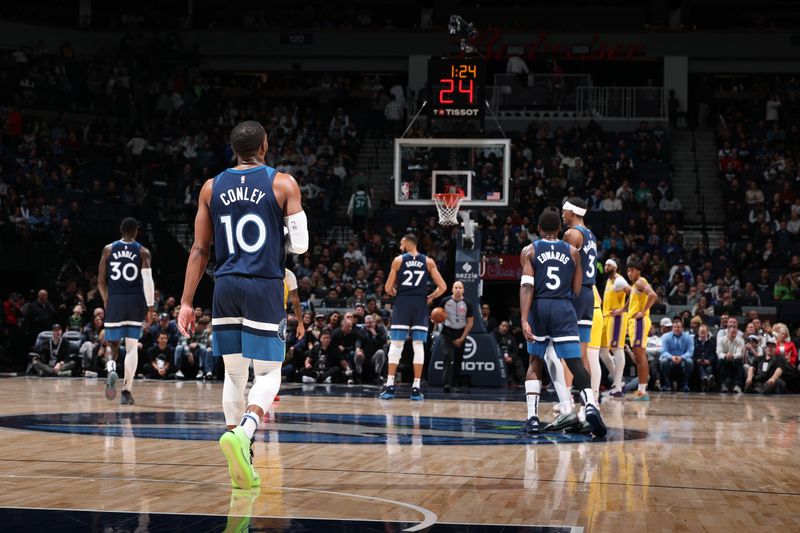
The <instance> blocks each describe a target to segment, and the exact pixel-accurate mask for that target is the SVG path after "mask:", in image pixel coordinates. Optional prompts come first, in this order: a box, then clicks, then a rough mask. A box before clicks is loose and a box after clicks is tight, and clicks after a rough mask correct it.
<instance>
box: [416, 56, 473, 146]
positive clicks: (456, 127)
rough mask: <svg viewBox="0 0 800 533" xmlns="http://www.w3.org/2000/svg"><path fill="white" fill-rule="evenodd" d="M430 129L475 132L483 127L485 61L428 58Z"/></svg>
mask: <svg viewBox="0 0 800 533" xmlns="http://www.w3.org/2000/svg"><path fill="white" fill-rule="evenodd" d="M428 85H429V87H430V90H431V94H430V98H429V99H428V101H429V102H430V103H431V105H430V108H429V109H430V111H429V113H428V119H429V121H430V131H431V132H432V133H442V134H445V133H446V134H448V135H451V134H458V133H463V134H476V133H481V132H482V131H483V120H484V116H483V113H484V109H485V105H486V104H485V96H484V88H485V85H486V65H485V64H484V61H483V59H480V58H455V57H454V58H448V57H432V58H430V59H429V60H428Z"/></svg>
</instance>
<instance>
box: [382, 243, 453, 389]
mask: <svg viewBox="0 0 800 533" xmlns="http://www.w3.org/2000/svg"><path fill="white" fill-rule="evenodd" d="M400 251H401V252H403V253H402V255H398V256H397V257H395V258H394V260H393V261H392V268H391V270H390V271H389V277H388V278H387V279H386V286H385V289H386V293H387V294H389V295H390V296H395V297H396V298H395V301H394V307H393V308H392V329H391V331H390V333H389V338H390V340H391V344H390V345H389V371H388V376H387V379H386V385H385V386H384V388H383V390H382V391H381V393H380V394H379V395H378V398H380V399H381V400H391V399H392V398H394V395H395V389H394V376H395V373H397V364H398V363H399V362H400V356H401V355H402V353H403V345H404V344H405V342H406V339H407V338H408V337H409V336H411V345H412V347H413V349H414V383H413V384H412V385H411V399H412V400H422V399H423V398H424V396H423V395H422V392H421V391H420V380H421V379H422V365H423V364H424V363H425V346H424V344H423V343H424V342H425V339H427V337H428V321H429V320H428V306H429V305H430V304H431V303H432V302H433V301H434V300H435V299H436V298H438V297H439V296H441V295H442V294H444V293H445V291H446V290H447V283H445V281H444V279H442V275H441V274H440V273H439V269H438V268H437V267H436V262H435V261H434V260H433V259H431V258H430V257H427V256H425V255H423V254H421V253H419V252H418V251H417V237H416V236H415V235H412V234H411V233H409V234H407V235H405V236H404V237H403V238H402V239H400ZM431 279H432V280H433V282H434V283H435V284H436V289H435V290H434V291H433V292H432V293H431V294H428V281H429V280H431Z"/></svg>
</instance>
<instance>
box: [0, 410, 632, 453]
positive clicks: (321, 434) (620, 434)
mask: <svg viewBox="0 0 800 533" xmlns="http://www.w3.org/2000/svg"><path fill="white" fill-rule="evenodd" d="M0 427H6V428H10V429H17V430H26V431H44V432H48V433H66V434H72V435H101V436H107V437H137V438H147V439H169V440H207V441H215V440H217V439H219V436H220V434H221V432H222V431H224V430H225V419H224V417H223V416H222V413H218V412H177V411H176V412H128V413H125V412H114V413H57V414H39V415H16V416H4V417H0ZM262 428H263V429H264V431H259V432H258V434H257V438H258V439H260V440H264V441H270V440H272V441H277V442H284V443H292V444H294V443H308V444H387V443H393V444H412V443H419V442H421V443H422V444H423V445H428V446H448V445H473V446H484V445H526V444H569V443H581V442H592V438H591V436H590V435H579V434H564V433H549V434H548V433H545V434H541V435H526V434H524V433H522V432H521V422H518V421H514V420H490V419H482V418H450V417H438V416H409V415H397V416H391V415H383V414H379V415H353V414H336V413H277V414H276V415H275V417H274V418H270V420H269V421H268V422H266V423H265V424H264V425H263V426H262ZM646 436H647V433H646V432H643V431H634V430H617V429H614V428H609V433H608V436H607V438H606V439H605V441H622V440H636V439H642V438H645V437H646Z"/></svg>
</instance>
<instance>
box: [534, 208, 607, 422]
mask: <svg viewBox="0 0 800 533" xmlns="http://www.w3.org/2000/svg"><path fill="white" fill-rule="evenodd" d="M587 207H588V204H587V203H586V201H585V200H582V199H581V198H577V197H573V198H569V199H568V200H567V201H566V202H565V203H564V205H563V206H562V208H561V218H562V220H563V221H564V225H565V226H566V227H567V230H566V231H565V232H564V237H563V240H564V242H566V243H569V244H571V245H572V246H574V247H575V248H577V250H578V253H579V255H580V258H581V262H580V268H581V270H582V272H583V284H582V286H581V291H580V293H579V294H578V295H576V297H575V300H574V302H573V303H574V305H575V313H576V314H577V317H578V335H579V337H580V342H581V359H583V364H584V366H585V367H586V369H587V370H588V371H589V376H590V378H591V383H592V390H593V391H594V394H595V398H597V397H598V395H599V394H600V379H601V371H600V345H599V342H594V343H592V342H590V341H591V340H592V339H591V337H592V329H593V328H596V335H595V336H596V337H599V334H600V333H601V330H602V326H603V312H602V310H601V309H600V307H599V295H598V294H597V293H596V290H595V281H596V276H597V268H596V266H595V261H596V260H597V239H596V238H595V236H594V233H592V231H591V230H590V229H589V228H587V227H586V225H585V224H584V221H583V217H584V215H586V210H587ZM549 350H552V348H549ZM554 385H555V383H554ZM566 385H567V390H569V388H570V386H571V385H572V376H571V375H568V376H567V380H566ZM557 390H558V389H557ZM559 400H561V396H560V395H559ZM562 403H563V402H562ZM575 420H576V418H575V417H574V416H573V415H572V413H565V412H563V406H562V412H561V414H560V415H559V417H558V418H557V419H556V420H555V421H554V422H553V423H552V424H550V425H549V426H548V427H547V428H545V429H546V430H560V429H567V428H569V426H571V425H573V424H575Z"/></svg>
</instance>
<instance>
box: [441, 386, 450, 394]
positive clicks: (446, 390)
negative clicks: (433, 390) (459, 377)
mask: <svg viewBox="0 0 800 533" xmlns="http://www.w3.org/2000/svg"><path fill="white" fill-rule="evenodd" d="M442 390H443V391H444V392H445V393H449V392H450V385H445V386H444V388H443V389H442Z"/></svg>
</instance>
